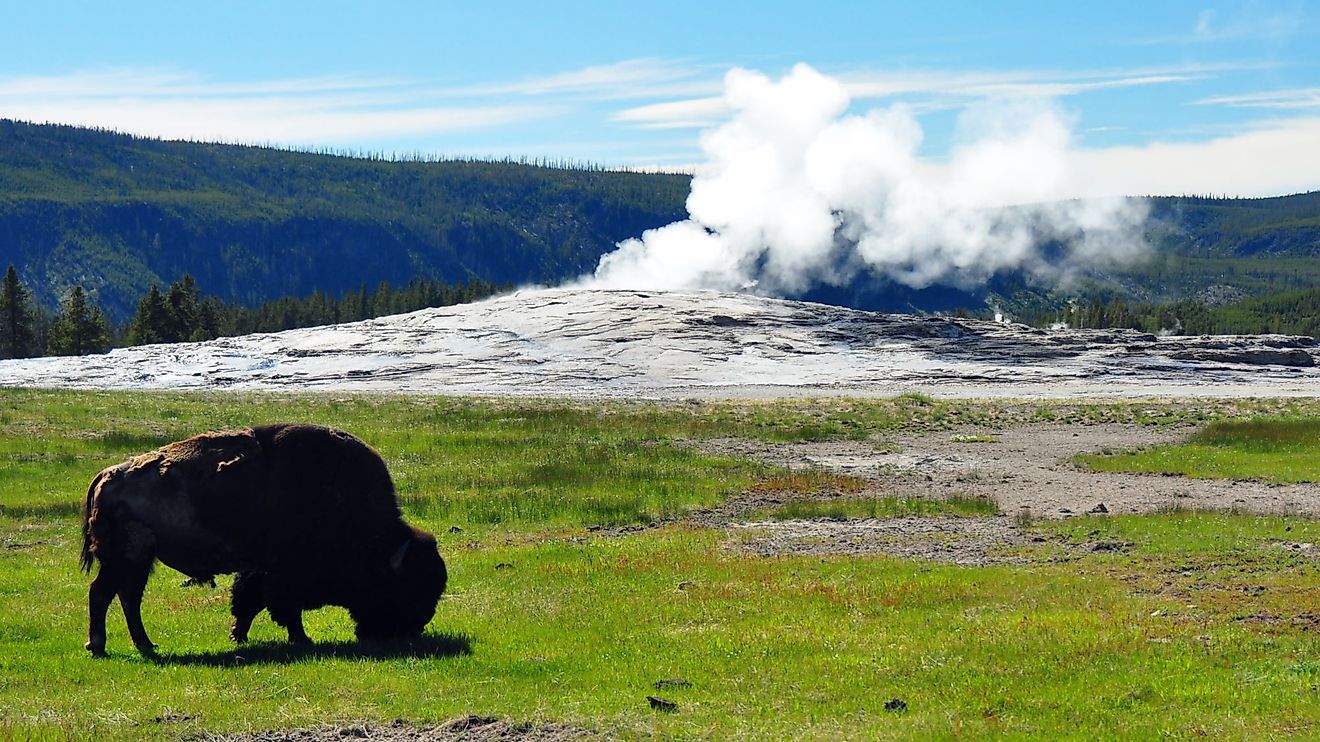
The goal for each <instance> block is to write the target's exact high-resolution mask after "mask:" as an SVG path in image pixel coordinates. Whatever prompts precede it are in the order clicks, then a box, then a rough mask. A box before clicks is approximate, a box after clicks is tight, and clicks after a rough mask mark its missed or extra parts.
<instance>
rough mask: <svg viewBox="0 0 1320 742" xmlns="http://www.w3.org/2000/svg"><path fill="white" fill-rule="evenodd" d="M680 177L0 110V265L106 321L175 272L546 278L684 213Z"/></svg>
mask: <svg viewBox="0 0 1320 742" xmlns="http://www.w3.org/2000/svg"><path fill="white" fill-rule="evenodd" d="M687 187H688V179H687V178H685V177H681V176H672V175H642V174H637V173H621V172H601V171H591V170H585V169H583V170H566V169H556V168H549V167H537V166H532V165H521V164H515V163H496V162H387V161H381V160H370V159H361V158H350V157H338V156H331V155H318V154H309V153H301V152H289V151H284V150H276V149H265V148H257V147H240V146H232V145H218V144H197V143H188V142H164V141H158V140H152V139H141V138H135V137H129V136H125V135H120V134H114V133H109V132H100V131H91V130H87V129H79V128H74V127H65V126H49V125H31V124H22V123H15V122H12V121H0V268H2V267H3V266H2V264H7V263H13V264H15V265H16V266H17V267H18V269H19V272H20V274H21V275H22V276H23V278H24V280H25V281H26V282H27V283H28V284H29V285H30V286H31V287H32V288H33V290H34V292H35V293H36V295H37V297H38V299H39V301H40V302H41V303H42V304H44V305H46V306H53V305H54V303H55V302H56V300H57V298H58V296H59V294H60V293H62V291H63V290H65V289H66V288H67V287H68V286H69V285H71V284H73V283H80V284H82V285H83V286H84V288H86V289H88V290H89V291H91V292H92V293H93V295H94V296H95V297H96V298H97V299H98V300H99V301H100V302H101V303H102V305H103V306H104V307H105V308H106V309H107V311H108V312H109V313H110V314H111V316H112V317H114V318H116V319H118V320H122V319H124V318H125V317H127V316H128V315H129V314H130V313H131V312H132V310H133V308H134V306H135V305H136V303H137V300H138V298H139V297H140V296H141V295H142V294H143V293H144V292H145V291H146V289H147V288H148V287H149V285H150V284H152V283H156V284H162V285H164V284H168V283H169V282H170V281H173V280H175V279H177V278H178V277H179V276H180V275H182V274H183V273H185V272H187V273H191V274H192V275H193V276H194V277H195V278H196V279H197V281H198V283H199V285H200V286H201V288H202V290H203V292H204V293H207V294H214V295H218V296H220V297H222V298H225V299H233V300H236V301H240V302H243V303H255V302H259V301H264V300H270V299H275V298H278V297H281V296H286V295H299V296H301V295H307V294H309V293H311V292H312V291H313V290H314V289H320V290H322V291H324V292H326V293H328V294H330V295H336V294H338V293H340V292H342V291H345V290H347V289H352V288H358V287H359V286H361V285H362V284H364V283H365V284H367V285H370V286H375V285H376V284H377V283H379V282H381V281H389V282H391V283H394V284H400V283H406V282H407V281H408V279H410V278H414V277H425V278H431V279H439V280H445V281H448V282H456V281H461V280H467V279H470V278H473V277H480V278H483V279H486V280H488V281H491V282H494V283H514V284H520V283H528V282H549V281H557V280H560V279H562V278H563V277H565V276H571V275H580V274H582V273H584V272H589V271H591V270H592V269H594V268H595V266H596V263H597V261H598V260H599V258H600V255H602V254H603V253H604V252H606V251H608V250H611V249H613V248H614V245H615V243H616V242H618V241H619V240H622V239H625V238H627V237H631V236H634V235H636V234H640V233H641V231H642V230H645V229H649V228H651V227H655V226H659V225H662V224H666V223H668V222H670V221H673V220H675V219H678V218H681V217H682V216H683V215H684V211H683V201H684V199H685V198H686V196H687Z"/></svg>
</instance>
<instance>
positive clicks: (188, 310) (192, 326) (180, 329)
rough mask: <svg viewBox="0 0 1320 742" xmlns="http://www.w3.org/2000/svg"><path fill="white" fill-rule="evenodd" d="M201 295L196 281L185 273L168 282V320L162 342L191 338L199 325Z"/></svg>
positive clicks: (166, 304) (166, 301) (175, 341)
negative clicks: (177, 278) (181, 276)
mask: <svg viewBox="0 0 1320 742" xmlns="http://www.w3.org/2000/svg"><path fill="white" fill-rule="evenodd" d="M201 303H202V299H201V295H200V292H199V291H198V289H197V282H196V281H194V280H193V277H192V276H190V275H188V274H187V273H185V274H183V278H180V279H179V280H177V281H175V282H174V283H172V284H170V293H169V295H168V296H167V297H166V299H165V308H166V315H167V317H168V321H167V322H166V329H165V333H164V334H163V335H162V337H161V341H162V342H166V343H178V342H182V341H184V340H191V339H193V336H194V334H195V333H196V332H197V328H198V326H199V325H200V322H199V313H200V310H201Z"/></svg>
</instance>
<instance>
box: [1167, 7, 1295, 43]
mask: <svg viewBox="0 0 1320 742" xmlns="http://www.w3.org/2000/svg"><path fill="white" fill-rule="evenodd" d="M1308 20H1309V19H1308V18H1307V13H1306V9H1305V7H1303V6H1302V5H1301V4H1300V3H1296V2H1294V3H1290V4H1288V5H1287V6H1286V7H1283V8H1274V9H1271V10H1269V11H1265V12H1262V10H1261V8H1260V5H1259V4H1258V3H1247V4H1244V5H1243V6H1241V7H1240V8H1237V9H1235V10H1234V11H1231V12H1229V13H1224V12H1221V11H1219V10H1216V9H1213V8H1211V9H1206V10H1203V11H1201V13H1200V14H1199V15H1197V17H1196V22H1195V24H1193V26H1192V32H1191V35H1190V37H1188V40H1189V41H1196V42H1215V41H1234V40H1238V39H1258V40H1265V41H1281V40H1284V39H1288V38H1291V37H1293V36H1296V35H1297V34H1298V33H1299V32H1300V31H1301V30H1302V29H1303V28H1304V27H1305V26H1306V24H1307V22H1308Z"/></svg>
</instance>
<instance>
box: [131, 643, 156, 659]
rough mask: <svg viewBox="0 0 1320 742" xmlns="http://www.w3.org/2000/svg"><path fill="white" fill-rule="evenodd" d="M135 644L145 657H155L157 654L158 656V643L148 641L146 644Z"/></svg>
mask: <svg viewBox="0 0 1320 742" xmlns="http://www.w3.org/2000/svg"><path fill="white" fill-rule="evenodd" d="M135 646H136V647H137V651H138V654H141V655H142V656H143V657H155V656H156V645H155V644H152V643H150V642H148V643H146V644H137V645H135Z"/></svg>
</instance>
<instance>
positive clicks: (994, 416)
mask: <svg viewBox="0 0 1320 742" xmlns="http://www.w3.org/2000/svg"><path fill="white" fill-rule="evenodd" d="M1317 416H1320V403H1317V402H1315V401H1306V400H1293V401H1287V400H1285V401H1275V400H1241V401H1203V402H1187V403H1176V404H1154V403H1137V404H1127V403H1115V404H1071V403H1050V404H1040V403H1031V404H1025V403H1008V402H994V403H991V402H949V401H940V400H933V399H930V398H928V397H923V396H920V395H908V396H904V397H899V398H895V399H890V400H874V401H860V400H822V401H801V402H775V403H705V402H702V403H697V402H691V403H669V404H650V403H579V402H553V401H511V400H472V399H453V398H422V397H385V396H357V395H344V396H334V395H316V396H312V395H308V396H289V395H233V394H166V393H120V392H114V393H111V392H73V391H60V392H53V391H28V390H2V389H0V739H3V738H6V737H16V738H29V737H31V738H52V739H66V738H74V739H84V738H97V739H101V738H111V739H144V738H145V739H175V738H179V737H187V736H195V735H197V734H200V733H202V732H237V731H251V732H257V731H261V730H270V729H285V728H293V727H308V726H312V727H314V726H317V725H319V724H322V723H334V722H356V721H364V720H365V721H372V722H376V723H382V724H388V723H389V722H390V721H392V720H394V719H405V720H408V721H409V722H412V723H415V724H420V725H424V724H427V723H433V722H438V721H442V720H445V719H449V718H452V717H456V716H461V715H465V714H469V713H473V714H481V715H492V716H499V717H502V718H508V719H512V720H515V721H531V722H537V721H541V722H557V723H567V724H571V725H574V726H576V727H579V728H581V729H583V730H587V731H590V732H597V733H601V734H604V735H609V736H615V737H622V738H636V737H648V736H660V737H664V738H670V737H677V738H711V739H740V738H755V739H781V738H805V739H874V738H899V739H953V738H970V739H978V738H984V737H987V736H1006V737H1017V738H1022V737H1027V738H1048V739H1094V738H1105V739H1150V738H1159V737H1168V738H1176V739H1181V738H1211V739H1266V738H1270V739H1273V738H1295V739H1313V738H1315V737H1316V736H1317V735H1320V558H1317V557H1316V556H1314V551H1313V550H1312V551H1311V552H1307V551H1306V550H1305V549H1302V548H1292V547H1294V546H1296V545H1298V544H1308V543H1309V544H1317V543H1320V522H1317V521H1316V520H1314V519H1307V518H1302V517H1283V516H1280V517H1252V516H1246V515H1239V514H1206V513H1187V512H1172V513H1167V514H1163V515H1158V516H1142V517H1137V516H1132V517H1127V516H1123V517H1119V516H1114V517H1083V518H1076V519H1070V520H1066V521H1058V522H1044V521H1042V522H1036V523H1034V524H1032V525H1031V528H1032V529H1034V530H1035V531H1036V533H1037V535H1038V536H1039V542H1038V543H1036V544H1033V545H1032V546H1031V547H1029V548H1027V547H1019V548H1020V549H1021V553H1020V554H1018V556H1020V557H1022V558H1023V560H1024V563H1023V564H1015V565H1012V566H994V567H959V566H953V565H948V564H942V563H936V562H924V561H913V560H902V559H897V558H890V557H883V556H867V557H856V556H853V557H845V556H838V557H799V556H793V557H788V556H785V557H758V556H749V555H746V554H741V553H737V552H734V551H730V550H726V549H724V548H723V547H722V542H723V539H724V538H725V537H724V535H723V534H721V533H720V532H719V531H716V530H712V529H707V528H702V527H699V526H696V525H692V524H691V523H688V522H683V521H676V520H674V519H673V518H674V517H675V516H681V515H682V514H683V513H684V512H687V511H690V510H693V509H699V508H705V507H709V506H712V505H715V504H717V503H718V502H720V501H721V500H723V499H724V498H726V497H729V496H730V495H733V494H736V493H740V492H745V491H749V490H755V489H756V488H758V487H768V488H778V489H782V488H785V487H790V488H793V487H796V488H799V489H801V490H802V491H803V492H805V493H807V494H811V493H812V492H814V491H815V490H816V489H819V488H821V481H822V478H821V477H818V476H817V477H813V476H810V475H808V476H801V475H798V474H791V473H788V472H784V471H779V470H775V469H773V468H771V467H767V466H764V465H761V464H757V463H754V462H751V461H747V460H742V459H737V458H730V457H719V456H713V455H709V454H703V453H700V452H698V451H697V450H696V449H695V448H693V447H691V446H689V445H687V442H689V441H692V440H699V439H710V438H723V437H747V438H756V439H760V440H767V441H784V440H804V439H805V440H821V439H831V438H847V439H854V440H871V441H874V442H876V444H877V445H886V443H885V441H886V438H887V436H890V435H892V434H894V433H897V432H900V431H910V430H952V431H962V430H968V431H977V432H976V433H975V434H976V435H986V433H985V431H993V430H995V429H998V428H1003V427H1007V426H1012V425H1020V424H1030V423H1035V422H1042V421H1068V422H1114V423H1124V424H1131V425H1176V426H1184V425H1185V426H1188V430H1189V431H1191V430H1193V429H1194V428H1192V427H1191V426H1192V425H1196V426H1198V427H1199V426H1203V425H1207V424H1208V426H1209V427H1207V428H1206V430H1207V431H1217V430H1221V429H1225V430H1233V431H1237V433H1234V434H1236V435H1240V436H1244V437H1245V438H1244V439H1250V440H1255V441H1257V442H1259V441H1260V440H1261V439H1263V438H1265V437H1267V436H1264V435H1263V434H1261V433H1259V431H1257V432H1254V433H1253V432H1252V431H1251V430H1246V432H1243V431H1242V430H1240V429H1239V428H1240V427H1241V426H1240V421H1243V420H1250V419H1255V418H1268V419H1271V420H1280V419H1282V420H1288V421H1300V420H1306V419H1308V418H1312V419H1314V418H1315V417H1317ZM288 419H297V420H305V421H313V422H318V423H323V424H329V425H334V426H337V427H341V428H344V429H346V430H349V431H352V432H354V433H355V434H357V435H358V436H360V437H361V438H363V439H364V440H366V441H367V442H369V443H370V444H372V445H373V446H375V447H376V448H377V449H378V450H379V451H380V452H381V453H382V455H383V456H384V457H385V459H386V461H387V462H388V463H389V465H390V468H391V471H392V473H393V475H394V477H395V480H396V484H397V487H398V490H399V494H400V497H401V500H402V502H403V506H404V510H405V513H406V515H407V517H408V519H409V520H410V521H411V522H413V523H415V524H417V525H419V526H421V527H424V528H427V529H428V530H431V531H433V532H435V533H436V534H437V538H438V539H439V540H440V546H441V551H442V554H443V555H444V556H445V559H446V561H447V562H448V565H449V569H450V590H449V592H448V593H447V594H446V597H445V598H444V600H442V601H441V603H440V606H439V609H438V612H437V615H436V618H435V620H434V621H433V622H432V624H431V626H430V629H429V633H428V634H427V635H426V636H424V637H423V638H422V639H419V640H416V641H412V642H401V643H394V644H369V645H359V644H357V643H356V642H354V641H353V631H352V625H351V622H350V621H349V620H348V618H347V615H346V614H345V613H344V612H343V611H342V610H339V609H333V608H330V609H324V610H320V611H315V612H310V613H308V614H307V615H306V623H307V630H308V633H309V634H310V635H311V636H312V637H313V638H314V639H316V640H317V643H316V644H315V645H314V646H313V647H312V648H310V649H289V648H288V647H286V646H285V644H284V643H283V641H282V634H283V632H282V631H280V630H279V629H278V627H276V626H275V625H274V624H273V623H272V622H271V621H270V620H269V618H268V617H266V616H264V615H263V616H261V617H259V618H258V620H257V622H256V623H255V624H254V626H253V631H252V642H251V643H250V644H249V645H246V646H244V647H241V648H236V647H234V646H233V645H232V644H231V643H230V642H229V640H228V636H227V628H228V605H227V601H228V594H227V589H226V588H227V586H228V584H229V581H228V578H224V577H222V578H221V579H220V580H219V588H218V589H212V588H206V587H184V586H182V585H181V582H182V580H183V578H182V576H180V575H179V574H177V573H175V572H173V571H171V570H169V569H168V568H159V569H158V570H157V572H156V574H155V575H154V576H153V578H152V580H151V582H150V584H149V585H148V588H147V595H146V599H145V601H144V619H145V622H146V624H147V628H148V630H149V631H151V632H152V638H153V639H154V640H155V641H156V643H157V644H158V645H159V646H160V652H161V654H160V657H159V658H158V659H156V660H147V659H144V658H142V657H140V656H139V655H138V654H137V653H136V652H135V651H134V650H133V649H132V645H131V643H130V642H129V640H128V636H127V631H126V629H125V628H124V623H123V619H122V614H120V613H119V609H118V607H117V604H115V605H112V607H111V612H110V616H109V620H108V628H109V632H110V636H109V646H108V651H109V653H110V657H109V658H107V659H104V660H97V659H93V658H92V657H90V656H89V655H88V654H87V652H86V651H84V650H83V648H82V643H83V641H84V639H85V631H86V615H85V613H86V591H87V584H88V582H89V578H88V576H86V575H84V574H82V573H81V572H80V571H79V570H78V568H77V551H78V545H79V538H80V535H79V528H78V507H79V503H80V501H81V499H82V497H83V494H84V492H85V490H86V486H87V483H88V481H89V480H90V479H91V477H92V475H93V474H95V473H96V472H97V471H98V470H99V469H101V468H102V467H104V466H106V465H108V464H112V463H115V462H117V461H120V460H122V459H123V458H125V457H126V456H128V455H130V454H132V453H136V452H139V451H142V450H146V449H149V448H152V447H154V446H156V445H159V444H161V443H165V442H168V441H171V440H175V439H178V438H181V437H185V436H187V435H191V434H193V433H196V432H199V431H202V430H207V429H216V428H223V427H229V426H240V425H249V424H255V423H260V422H269V421H275V420H288ZM1289 424H1292V423H1291V422H1290V423H1289ZM1297 424H1298V425H1303V424H1309V423H1301V422H1298V423H1297ZM1234 426H1237V427H1234ZM969 434H970V433H969ZM1204 435H1210V433H1209V432H1207V433H1205V434H1204ZM1299 437H1300V438H1303V439H1304V438H1305V435H1299ZM1284 438H1286V436H1285V437H1284ZM1198 441H1200V439H1199V437H1198V438H1193V439H1192V442H1191V443H1189V445H1202V442H1198ZM1253 445H1254V444H1253ZM1291 445H1293V443H1292V439H1291V438H1286V440H1284V439H1280V440H1279V441H1276V442H1274V443H1268V442H1267V443H1265V444H1260V446H1259V447H1257V448H1252V447H1251V446H1245V447H1241V448H1232V449H1226V450H1230V451H1231V453H1229V454H1225V455H1226V456H1227V457H1228V458H1235V459H1238V460H1241V461H1248V462H1249V461H1251V460H1253V459H1258V458H1262V457H1269V456H1275V455H1277V453H1278V451H1279V450H1280V449H1285V448H1287V446H1291ZM1289 450H1290V449H1289ZM1284 458H1285V459H1287V460H1290V461H1291V460H1292V459H1291V458H1290V456H1289V455H1285V456H1284ZM1269 466H1271V467H1275V468H1277V465H1276V464H1270V465H1269ZM1299 466H1300V467H1301V468H1305V467H1306V466H1309V464H1301V465H1299ZM1247 476H1254V475H1252V474H1247ZM831 488H832V489H833V490H834V491H843V492H845V493H847V489H848V485H847V482H841V481H840V482H834V483H832V484H831ZM807 500H808V501H807V502H804V503H794V504H793V507H797V508H801V509H800V510H799V511H796V512H788V513H777V514H775V513H772V514H769V515H770V516H771V517H792V518H800V517H895V516H902V515H912V514H924V513H929V512H932V511H939V512H952V513H954V514H958V515H961V516H964V517H994V515H993V512H992V511H993V508H992V507H988V506H987V504H986V503H984V502H983V501H953V502H948V503H944V504H942V505H940V506H938V507H937V506H931V505H930V504H929V503H924V502H919V501H909V500H902V499H897V498H884V497H880V498H872V499H869V500H868V499H854V500H850V501H849V502H848V503H847V504H846V505H841V504H839V503H837V502H818V503H811V502H810V501H809V500H810V498H807ZM647 524H651V525H654V526H655V527H652V528H646V529H639V530H633V529H627V528H610V527H614V526H636V525H647ZM602 527H603V528H602ZM1095 543H1107V544H1117V545H1119V546H1120V548H1113V549H1109V548H1106V549H1087V548H1082V547H1084V546H1085V545H1086V544H1095ZM667 679H682V680H684V681H686V684H670V685H667V686H665V687H663V688H662V689H659V690H657V688H656V683H657V682H658V681H662V680H667ZM648 695H656V696H662V697H664V698H666V699H669V700H672V701H674V702H675V703H677V709H676V710H674V711H672V712H663V711H657V710H654V709H652V708H651V707H650V705H649V704H648V702H647V696H648ZM894 699H899V700H901V701H903V703H904V704H905V708H903V709H901V710H900V709H887V708H886V704H887V703H888V702H890V701H892V700H894ZM890 705H891V706H895V705H896V704H890Z"/></svg>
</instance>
